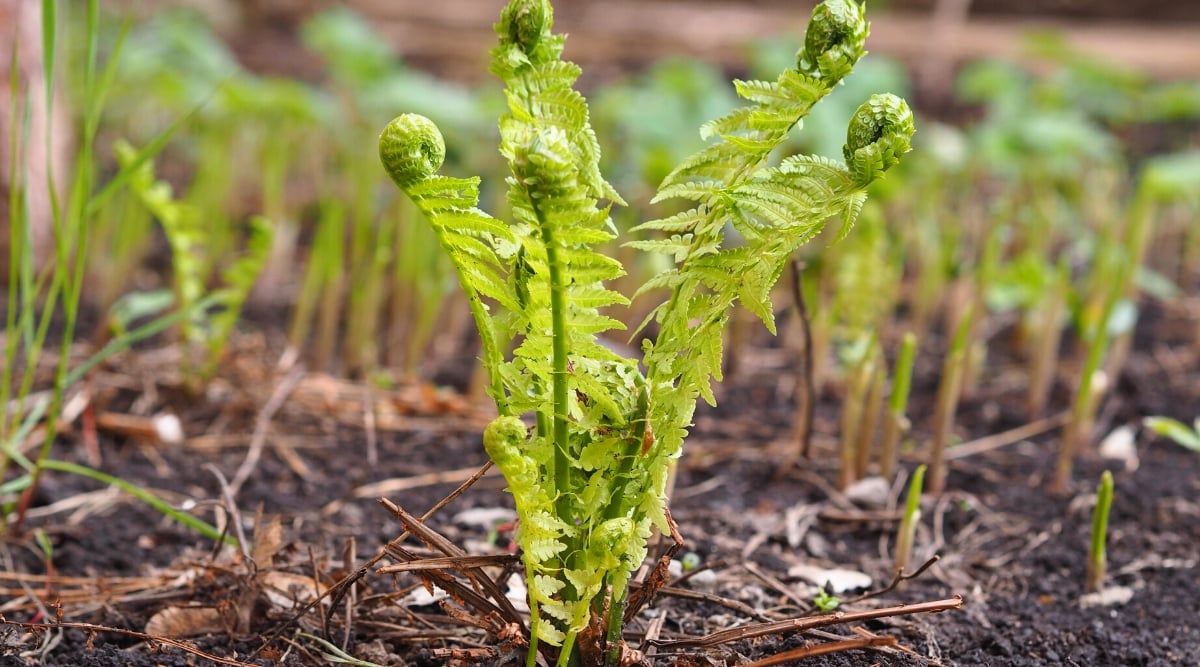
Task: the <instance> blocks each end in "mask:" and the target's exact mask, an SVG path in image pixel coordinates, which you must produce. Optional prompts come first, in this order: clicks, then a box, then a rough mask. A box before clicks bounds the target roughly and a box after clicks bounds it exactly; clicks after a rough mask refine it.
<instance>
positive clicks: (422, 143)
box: [379, 113, 446, 190]
mask: <svg viewBox="0 0 1200 667" xmlns="http://www.w3.org/2000/svg"><path fill="white" fill-rule="evenodd" d="M445 160H446V142H445V140H444V139H442V132H441V130H439V129H438V127H437V125H435V124H434V122H433V121H431V120H429V119H428V118H426V117H425V116H422V115H420V114H415V113H406V114H403V115H400V116H397V117H396V118H394V119H393V120H392V122H390V123H388V124H387V127H385V128H384V130H383V133H382V134H381V135H380V136H379V161H380V162H382V163H383V168H384V170H386V171H387V173H388V176H391V177H392V180H393V181H395V183H396V185H398V186H400V189H402V190H408V188H409V186H411V185H413V184H415V183H418V182H420V181H423V180H425V179H427V178H429V177H430V176H433V175H434V174H436V173H437V172H438V170H439V169H441V168H442V163H443V162H444V161H445Z"/></svg>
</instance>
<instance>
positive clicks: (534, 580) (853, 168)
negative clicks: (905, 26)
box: [379, 0, 913, 664]
mask: <svg viewBox="0 0 1200 667" xmlns="http://www.w3.org/2000/svg"><path fill="white" fill-rule="evenodd" d="M552 23H553V10H552V8H551V7H550V4H549V2H547V1H546V0H511V2H510V3H509V4H508V6H507V7H506V8H505V9H504V10H503V12H502V14H501V18H500V22H499V23H498V24H497V25H496V34H497V36H498V38H499V44H498V45H497V46H496V48H495V49H493V50H492V66H491V70H492V72H493V73H494V74H496V75H497V76H498V77H500V79H501V80H503V82H504V83H505V86H506V91H505V92H506V96H507V101H508V109H507V112H506V113H505V114H504V115H503V116H502V117H501V119H500V136H501V143H500V153H501V155H502V156H503V157H504V158H505V159H506V160H507V161H508V163H509V168H510V176H509V177H508V179H507V183H508V203H509V205H510V207H511V209H512V217H513V220H512V222H511V223H504V222H500V221H498V220H496V219H494V218H492V217H491V216H489V215H488V214H486V213H484V212H483V211H481V210H480V209H479V208H478V201H479V179H458V178H451V177H447V176H440V175H437V174H436V171H437V170H438V168H439V167H440V166H441V162H442V158H443V156H444V153H445V145H444V142H443V139H442V137H441V134H440V132H439V131H438V129H437V128H436V127H435V126H434V124H433V123H432V122H430V121H429V120H428V119H426V118H424V117H421V116H417V115H415V114H405V115H402V116H400V117H398V118H396V119H395V120H393V121H392V122H391V123H390V124H389V125H388V127H387V128H386V129H385V130H384V132H383V134H382V136H381V137H380V146H379V149H380V158H381V160H382V161H383V163H384V167H385V169H386V170H387V171H388V173H389V175H391V177H392V179H393V181H395V183H396V184H397V185H398V186H399V187H400V188H401V189H402V190H403V191H404V192H405V193H406V194H407V195H408V196H409V197H410V198H411V199H412V200H413V202H415V203H416V205H417V207H418V208H419V209H420V210H421V212H422V213H423V214H424V215H425V216H426V217H427V218H428V219H429V221H430V223H431V224H432V226H433V229H434V230H435V232H436V234H437V237H438V240H439V242H440V243H441V245H442V247H443V249H444V250H445V251H446V253H447V254H448V255H449V257H450V260H451V262H452V264H453V266H454V268H455V270H456V272H457V273H458V277H459V281H460V283H461V285H462V287H463V289H464V290H465V291H466V293H467V298H468V302H469V304H470V308H471V312H472V315H473V317H474V319H475V323H476V325H477V327H478V329H479V333H480V336H481V339H482V341H483V345H482V347H483V362H484V365H485V367H486V368H487V370H488V373H489V376H490V387H489V392H490V394H491V396H492V397H493V399H495V401H496V404H497V407H498V410H499V412H500V416H499V417H498V418H497V419H496V420H495V421H494V422H493V423H492V424H491V425H490V426H489V427H488V428H487V430H486V432H485V433H484V447H485V449H486V450H487V452H488V455H489V456H491V458H492V460H493V461H494V462H495V463H496V465H497V466H498V467H499V468H500V470H501V471H502V472H503V473H504V475H505V478H506V479H507V480H508V483H509V488H510V490H511V491H512V493H513V497H514V499H515V501H516V505H517V512H518V514H519V516H520V519H521V530H520V534H519V537H518V541H519V543H520V545H521V547H522V550H523V553H524V563H525V568H526V578H527V584H528V587H529V602H530V610H531V648H530V654H529V664H533V661H534V656H535V654H536V652H537V651H538V650H539V642H541V643H542V647H541V648H542V649H543V651H544V652H545V653H546V654H547V657H548V658H551V659H557V661H558V663H559V664H566V663H567V662H568V661H570V660H571V659H572V655H573V647H574V642H575V640H576V638H577V637H578V636H579V634H580V632H581V631H583V630H584V629H585V628H587V627H588V626H589V624H597V625H596V629H597V630H602V629H607V630H611V629H612V628H613V627H616V628H617V629H618V630H619V626H620V621H621V617H620V614H621V610H622V609H623V607H624V602H625V598H626V594H627V592H628V591H627V588H628V583H629V578H630V576H631V574H632V572H633V570H634V569H635V568H637V567H638V566H640V564H641V563H642V561H643V560H644V558H645V556H646V539H647V538H648V537H649V535H650V533H651V528H652V526H656V527H658V528H659V529H660V530H664V531H665V530H667V529H668V522H667V519H666V511H665V501H666V498H665V492H666V484H667V476H668V468H669V464H670V462H671V461H672V460H673V459H674V458H675V457H676V456H678V454H679V450H680V445H681V444H682V442H683V437H684V435H685V434H686V429H687V428H688V427H689V426H690V424H691V419H692V413H693V410H694V407H695V401H696V398H697V397H698V396H704V397H705V398H706V399H707V400H708V401H710V402H712V401H713V400H714V397H713V394H712V390H711V387H710V386H709V377H710V376H716V377H718V378H719V373H720V360H721V332H722V326H723V324H724V322H725V319H726V318H727V317H728V313H729V309H730V307H731V306H732V305H733V304H734V303H735V302H736V301H737V300H739V299H740V300H741V301H742V302H743V303H745V304H746V305H747V306H748V307H749V308H750V309H751V310H753V311H754V312H755V313H756V314H757V315H758V316H759V317H760V318H761V319H762V320H763V321H764V322H765V323H766V324H767V325H768V327H770V328H771V329H772V330H774V321H773V317H772V313H771V307H770V302H769V298H768V297H769V293H770V290H771V287H772V285H773V284H774V283H775V281H776V279H777V278H778V277H779V275H780V273H781V271H782V269H783V266H784V265H785V263H786V262H787V260H788V258H789V257H790V256H791V254H792V253H793V252H794V251H795V249H796V248H797V247H799V246H800V245H801V244H803V243H804V242H805V241H807V240H809V239H811V238H812V237H813V236H814V235H815V234H816V233H817V232H818V231H820V229H821V228H822V226H823V225H824V223H825V220H826V219H827V218H829V217H831V216H840V217H841V218H842V220H843V223H844V225H845V227H846V228H847V229H848V228H849V227H850V225H851V224H852V222H853V220H854V217H855V216H856V214H857V212H858V210H859V209H860V207H861V206H862V202H863V200H864V198H865V197H866V193H865V188H866V186H867V185H869V184H870V183H871V181H873V180H874V179H876V178H878V177H879V176H880V175H881V174H882V173H883V171H885V170H886V169H887V168H889V167H890V166H892V165H893V164H894V163H895V162H896V159H897V158H898V157H899V156H900V155H901V154H902V153H904V152H905V151H907V150H908V148H909V139H910V137H911V135H912V132H913V126H912V116H911V114H910V113H909V111H908V108H907V106H905V105H904V103H903V101H901V100H899V99H897V98H894V97H891V96H877V97H875V98H872V99H871V101H870V102H869V103H868V104H866V105H864V106H863V108H862V109H860V110H859V112H858V113H857V114H856V116H855V118H854V119H853V121H852V122H851V125H850V135H849V139H848V143H847V148H846V157H847V160H848V162H849V166H847V165H843V164H841V163H840V162H836V161H831V160H828V159H824V158H817V157H810V156H797V157H792V158H788V159H786V160H784V161H783V162H782V163H781V164H779V165H777V166H773V167H771V166H767V160H768V158H769V156H770V154H771V153H772V151H773V150H774V149H775V148H776V147H777V146H778V145H779V144H780V142H782V141H783V140H784V139H785V138H786V136H787V133H788V132H789V131H790V130H791V129H792V128H793V127H796V126H797V125H798V124H799V122H800V120H801V119H802V118H803V117H804V116H805V115H806V114H807V113H808V111H809V110H810V109H811V108H812V105H813V104H815V103H816V102H817V101H818V100H820V99H821V97H823V96H824V95H825V94H827V93H828V92H829V90H830V89H831V87H832V86H834V85H836V84H837V83H838V81H840V80H841V78H842V77H844V76H845V75H846V74H847V73H849V71H850V69H851V68H852V67H853V65H854V63H855V62H856V61H857V60H858V58H859V57H860V56H861V55H862V53H863V50H862V47H863V40H864V39H865V37H866V33H867V26H866V22H865V20H864V16H863V10H862V8H861V7H860V6H859V5H857V4H856V3H854V2H851V1H850V0H828V1H827V2H826V3H825V4H823V5H822V6H821V7H819V8H818V10H817V12H816V13H815V15H814V24H813V27H812V28H810V33H809V38H808V40H807V41H806V46H805V48H804V49H802V50H801V51H800V53H799V54H798V55H797V67H798V69H789V70H787V71H785V72H784V73H783V74H781V75H780V76H779V78H778V80H777V81H775V82H756V81H751V82H737V83H736V88H737V91H738V93H739V95H741V97H743V98H744V99H746V100H748V101H750V102H752V103H753V104H752V105H751V106H748V107H746V108H744V109H739V110H737V111H734V112H733V113H731V114H729V115H728V116H726V117H724V118H721V119H719V120H716V121H713V122H711V123H708V124H707V125H705V126H704V128H703V129H702V134H703V135H704V136H705V137H708V138H713V139H716V140H717V141H715V142H713V143H712V144H710V145H709V146H708V147H707V148H705V149H704V150H702V151H701V152H699V153H697V154H696V155H694V156H692V157H691V158H688V159H687V160H685V161H684V162H683V163H682V164H681V165H680V166H678V167H677V168H676V169H675V170H674V171H672V172H671V174H670V175H669V176H668V177H667V179H666V181H665V182H664V183H663V184H662V187H661V190H660V192H659V195H658V197H657V199H658V200H663V199H669V198H674V197H685V198H689V199H692V200H694V201H696V202H697V207H696V208H694V209H692V210H690V211H687V212H685V213H681V214H679V215H676V216H672V217H670V218H666V219H663V220H657V221H654V222H650V223H646V224H644V225H642V226H641V229H642V230H654V231H660V232H665V233H666V234H667V235H668V236H667V238H665V239H659V240H643V241H635V242H632V243H631V244H630V245H633V246H636V247H638V248H641V249H643V250H647V251H650V252H655V253H662V254H666V255H669V256H671V257H672V258H673V259H674V261H675V263H676V266H675V268H674V269H672V270H670V271H668V272H666V273H664V274H662V275H661V276H659V277H658V278H655V279H653V280H651V281H650V283H648V284H647V285H646V286H645V287H644V288H643V290H642V291H646V290H649V289H652V288H655V287H667V288H670V289H671V290H672V293H671V296H670V299H669V301H668V302H667V303H665V304H663V305H662V306H660V307H659V308H657V309H656V310H655V311H654V315H653V316H652V317H654V318H656V319H657V321H658V322H659V325H660V331H659V335H658V337H657V339H656V341H655V342H654V343H653V344H649V343H648V344H647V348H646V356H645V359H644V362H645V364H646V367H647V370H648V375H646V376H643V375H642V373H641V372H640V370H639V367H638V364H637V361H636V360H634V359H626V358H623V357H621V356H620V355H618V354H616V353H614V352H612V351H611V350H610V349H609V348H608V347H606V346H605V345H603V344H602V342H601V340H600V338H599V335H600V334H603V333H604V332H606V331H610V330H614V329H619V328H621V323H620V322H619V321H617V320H615V319H613V318H611V317H609V316H607V315H605V314H603V313H602V312H601V311H600V310H599V309H601V308H605V307H610V306H618V305H624V304H626V303H627V302H628V300H627V299H626V298H625V297H624V296H622V295H621V294H619V293H617V292H614V291H612V290H610V289H609V288H608V287H606V286H605V282H606V281H609V280H612V279H614V278H617V277H619V276H621V275H623V274H624V270H623V268H622V266H621V264H620V263H619V262H617V261H616V260H614V259H611V258H609V257H607V256H605V255H603V254H600V253H599V252H597V251H596V249H595V248H596V247H597V246H599V245H602V244H605V243H607V242H609V241H611V240H613V239H614V238H615V236H616V230H615V227H614V225H613V224H612V221H611V220H610V217H609V211H610V207H611V205H612V204H623V203H624V202H623V201H622V200H621V197H620V196H619V195H618V194H617V192H616V191H615V190H614V189H613V187H612V186H611V185H610V184H609V183H608V182H607V181H606V180H605V179H604V177H603V176H602V175H601V173H600V169H599V157H600V148H599V143H598V141H597V139H596V135H595V133H594V132H593V130H592V127H591V123H590V120H589V112H588V106H587V104H586V102H585V100H584V98H583V97H582V96H581V95H580V94H579V93H578V92H577V91H576V90H575V89H574V84H575V81H576V79H577V78H578V76H579V74H580V70H579V68H578V66H576V65H574V64H573V63H569V62H564V61H563V60H561V54H562V49H563V40H564V38H563V37H562V36H561V35H555V34H553V33H552V32H551V26H552ZM727 223H732V225H733V226H734V227H735V228H736V229H737V231H738V232H739V233H740V235H741V237H742V238H743V239H744V244H743V245H741V246H737V247H735V246H733V245H732V244H729V245H727V244H726V242H725V241H726V240H725V237H724V230H725V226H726V224H727ZM526 415H532V417H533V427H532V430H531V429H530V428H529V427H527V426H526V422H524V421H522V419H521V418H522V417H523V416H526ZM606 615H607V616H609V618H605V616H606ZM599 634H604V635H606V636H608V637H619V632H617V633H615V634H614V633H612V632H607V633H605V632H601V633H599ZM547 645H548V646H547ZM609 648H610V649H611V648H612V647H609ZM608 655H609V656H615V655H616V652H609V653H608Z"/></svg>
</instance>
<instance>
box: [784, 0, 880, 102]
mask: <svg viewBox="0 0 1200 667" xmlns="http://www.w3.org/2000/svg"><path fill="white" fill-rule="evenodd" d="M869 31H870V27H869V24H868V23H867V15H866V9H865V8H864V7H863V6H862V5H860V4H859V3H858V2H856V0H825V2H822V3H821V4H819V5H817V6H816V8H814V9H813V13H812V18H811V19H810V20H809V22H808V30H807V32H805V34H804V47H803V48H801V49H800V51H799V52H798V53H796V69H798V70H800V71H801V72H803V73H805V74H807V75H808V76H811V77H814V78H817V79H820V80H822V81H824V82H825V83H826V84H827V85H833V84H835V83H837V82H838V81H841V80H842V79H843V78H844V77H845V76H846V75H847V74H849V73H850V70H851V69H852V68H853V67H854V64H855V63H856V62H858V59H859V58H861V57H862V56H863V54H864V53H866V51H865V50H864V48H863V47H864V45H865V44H866V41H867V33H868V32H869Z"/></svg>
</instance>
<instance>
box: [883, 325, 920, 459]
mask: <svg viewBox="0 0 1200 667" xmlns="http://www.w3.org/2000/svg"><path fill="white" fill-rule="evenodd" d="M916 357H917V336H916V334H914V333H912V332H911V331H910V332H908V333H906V334H904V338H903V339H902V340H901V341H900V353H899V355H898V356H897V357H896V367H895V369H894V370H893V371H892V390H891V394H889V395H888V409H887V414H885V415H884V422H883V444H882V445H881V447H880V452H879V474H880V476H881V477H883V478H884V479H890V478H891V476H892V474H893V473H894V472H895V471H896V460H897V458H898V456H899V452H900V438H901V437H902V436H903V435H904V434H905V433H906V432H907V431H908V429H909V421H908V416H907V415H906V412H907V409H908V393H909V390H910V388H911V387H912V371H913V364H914V363H915V361H916Z"/></svg>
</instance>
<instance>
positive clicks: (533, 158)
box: [512, 127, 578, 200]
mask: <svg viewBox="0 0 1200 667" xmlns="http://www.w3.org/2000/svg"><path fill="white" fill-rule="evenodd" d="M514 149H515V150H514V151H513V153H514V155H513V159H512V164H513V171H514V173H515V174H516V176H517V178H518V179H519V180H520V181H521V183H522V184H523V185H524V186H525V188H526V190H528V192H529V196H530V197H531V198H533V199H535V200H537V199H543V198H548V197H560V196H563V195H565V194H569V193H570V192H572V191H573V190H574V189H575V188H576V186H577V184H578V178H577V173H576V171H575V165H574V161H573V160H572V153H571V142H570V140H569V139H568V137H567V134H566V132H564V131H563V130H562V129H561V128H557V127H547V128H542V129H538V130H533V129H532V128H530V129H529V131H528V132H527V134H525V136H524V137H522V138H520V139H518V140H517V141H516V143H515V146H514Z"/></svg>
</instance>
